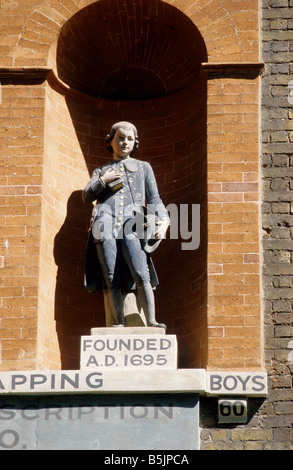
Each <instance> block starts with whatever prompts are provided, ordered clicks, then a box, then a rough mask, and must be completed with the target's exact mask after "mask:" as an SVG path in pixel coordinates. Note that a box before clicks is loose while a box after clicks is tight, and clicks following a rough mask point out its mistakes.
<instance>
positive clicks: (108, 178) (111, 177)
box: [101, 168, 122, 184]
mask: <svg viewBox="0 0 293 470" xmlns="http://www.w3.org/2000/svg"><path fill="white" fill-rule="evenodd" d="M121 176H122V174H121V173H120V172H119V171H118V170H114V169H113V168H109V169H108V170H107V171H106V172H105V174H104V175H103V176H101V180H102V181H103V182H104V183H105V184H107V183H111V182H112V181H115V180H117V179H118V178H121Z"/></svg>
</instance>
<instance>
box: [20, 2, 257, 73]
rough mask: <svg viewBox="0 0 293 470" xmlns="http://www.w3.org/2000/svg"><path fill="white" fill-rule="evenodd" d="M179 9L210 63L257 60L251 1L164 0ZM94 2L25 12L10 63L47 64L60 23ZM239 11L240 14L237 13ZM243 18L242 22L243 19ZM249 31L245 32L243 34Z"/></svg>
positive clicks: (74, 3)
mask: <svg viewBox="0 0 293 470" xmlns="http://www.w3.org/2000/svg"><path fill="white" fill-rule="evenodd" d="M162 2H163V3H167V4H172V6H173V7H175V8H177V9H178V10H179V11H181V12H182V13H183V14H184V15H186V17H187V18H189V19H190V20H191V21H192V22H193V23H194V24H195V25H196V26H197V28H198V29H199V31H200V33H201V35H202V37H203V39H204V41H205V44H206V46H207V51H208V60H209V61H211V62H221V61H225V62H226V61H228V62H229V61H230V62H233V61H234V62H235V61H239V62H240V61H243V60H252V59H251V57H252V56H253V57H254V60H257V58H256V56H255V54H256V50H257V45H256V43H257V39H256V32H257V30H258V20H257V17H256V13H255V8H254V7H253V0H246V1H244V2H241V3H242V5H243V6H242V7H241V8H242V10H243V11H241V12H239V5H238V2H237V1H235V2H223V4H222V3H221V2H219V1H218V0H213V1H211V2H208V1H207V0H199V1H198V2H195V3H193V4H192V5H191V6H190V1H187V0H186V1H184V0H174V1H172V2H171V1H166V2H165V1H164V0H162ZM94 3H97V2H93V1H89V0H82V1H74V0H73V1H70V2H68V1H67V0H60V2H59V4H58V5H57V6H56V4H55V2H54V5H52V6H50V2H47V3H46V4H40V5H39V6H38V7H35V9H34V10H33V11H32V12H31V13H30V14H29V15H28V17H27V20H26V23H25V25H24V27H23V28H22V30H21V32H20V34H19V38H18V41H17V44H16V46H15V50H14V53H13V65H14V66H29V65H31V66H47V65H48V56H49V51H50V48H51V47H52V45H54V44H55V43H56V42H57V39H58V36H59V33H60V30H61V28H62V26H63V25H64V24H65V23H66V22H67V21H68V20H69V19H70V18H71V17H72V16H73V15H74V14H76V13H77V12H79V11H80V10H81V9H83V8H85V7H87V6H89V5H92V4H94ZM239 13H241V14H240V15H239ZM245 19H246V21H244V20H245ZM248 32H249V34H247V33H248Z"/></svg>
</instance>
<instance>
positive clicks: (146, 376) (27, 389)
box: [0, 369, 267, 397]
mask: <svg viewBox="0 0 293 470" xmlns="http://www.w3.org/2000/svg"><path fill="white" fill-rule="evenodd" d="M72 393H74V394H76V393H78V394H81V393H83V394H87V393H98V394H103V393H114V394H120V393H136V394H137V393H145V394H148V393H152V394H154V393H172V394H174V393H176V394H177V393H178V394H180V393H197V394H200V395H208V396H219V395H220V396H225V395H226V396H258V397H266V396H267V374H266V373H265V372H263V371H259V372H255V371H253V372H250V371H245V372H243V371H240V372H237V371H233V372H227V371H224V372H223V371H214V372H210V371H209V372H207V371H206V370H205V369H176V370H168V369H162V370H160V371H158V370H157V369H156V370H136V369H135V370H125V369H123V370H107V371H102V372H101V371H99V369H86V370H85V369H81V370H62V371H60V370H45V371H42V370H41V371H14V372H0V397H1V395H28V394H33V395H38V394H39V395H40V394H45V395H46V394H72Z"/></svg>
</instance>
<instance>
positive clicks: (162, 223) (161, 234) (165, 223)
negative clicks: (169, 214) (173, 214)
mask: <svg viewBox="0 0 293 470" xmlns="http://www.w3.org/2000/svg"><path fill="white" fill-rule="evenodd" d="M156 225H157V226H158V228H157V230H156V233H155V237H156V239H157V240H161V239H162V238H165V236H166V232H167V230H168V227H169V225H170V220H169V219H162V220H159V221H158V222H156Z"/></svg>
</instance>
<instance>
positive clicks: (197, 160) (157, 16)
mask: <svg viewBox="0 0 293 470" xmlns="http://www.w3.org/2000/svg"><path fill="white" fill-rule="evenodd" d="M147 4H148V9H147V10H146V11H143V10H141V11H140V12H139V14H138V11H136V12H135V11H133V13H132V15H131V18H130V19H129V22H131V24H130V25H129V24H128V23H127V25H126V24H125V23H123V22H122V21H118V19H117V17H115V15H117V14H118V12H117V10H115V9H114V10H113V9H112V5H113V2H111V1H108V0H107V1H106V0H101V1H100V2H97V3H95V4H93V5H90V6H89V7H87V8H84V9H83V10H81V11H79V12H78V13H77V14H76V15H74V16H73V17H72V18H71V19H70V20H69V21H68V22H67V23H66V24H65V25H64V26H63V28H62V30H61V32H60V36H59V41H58V43H57V51H56V69H55V70H57V72H58V76H59V78H60V79H62V81H63V82H65V83H66V84H67V85H68V86H69V87H70V88H71V89H75V90H78V91H79V92H81V94H80V95H79V96H78V95H77V94H70V93H68V94H67V96H66V97H63V96H62V95H61V94H59V93H58V92H56V91H54V90H53V89H51V88H50V87H49V88H48V93H47V107H46V116H47V126H46V133H47V134H46V136H45V141H46V149H45V164H44V181H43V185H44V191H45V202H44V206H43V219H42V226H43V238H42V244H43V248H42V250H41V263H40V266H41V273H40V296H39V297H40V312H41V311H42V312H43V313H42V315H41V317H40V320H39V322H40V323H39V331H40V337H39V343H38V344H39V357H40V362H41V363H42V364H44V363H46V361H47V358H48V356H50V355H51V356H52V351H54V350H55V351H56V354H55V355H56V357H55V361H56V359H57V356H58V343H59V346H60V351H61V365H62V367H63V368H75V367H78V366H79V365H78V357H79V344H78V342H79V338H80V335H81V334H89V331H90V328H91V327H93V326H103V325H104V307H103V298H102V296H100V295H93V294H88V293H86V292H85V291H84V288H83V250H84V247H85V242H86V232H87V222H88V220H89V212H90V208H89V207H87V206H86V205H84V204H83V203H82V201H81V194H80V193H81V189H82V188H83V186H84V185H85V184H86V182H87V180H88V178H89V175H90V174H91V173H92V171H93V169H94V168H95V167H96V166H99V165H102V164H103V163H106V162H107V160H108V159H109V156H110V154H108V153H107V151H106V149H105V140H104V138H105V135H106V133H107V132H108V130H109V127H110V125H111V124H112V123H113V122H115V121H117V120H121V119H123V120H129V121H132V122H134V123H135V124H136V126H137V128H138V132H139V138H140V149H139V150H138V152H137V154H136V156H137V158H139V159H143V160H147V161H149V162H150V163H151V165H152V166H153V169H154V171H155V174H156V177H157V181H158V185H159V188H160V193H161V196H162V198H163V200H164V202H165V204H166V205H169V204H173V205H174V206H173V207H177V208H178V217H180V210H181V207H180V205H185V206H186V207H188V209H189V221H190V222H191V213H190V212H191V207H192V204H199V205H200V210H201V221H200V229H201V233H200V246H199V248H198V249H196V250H194V249H192V250H182V249H181V244H182V242H186V241H191V238H190V240H183V239H182V238H181V236H180V235H181V233H180V230H181V228H180V225H179V221H178V231H179V237H176V235H175V236H174V233H175V232H171V237H168V240H167V241H165V242H164V243H162V244H161V246H160V248H159V249H158V251H157V252H155V253H154V255H153V260H154V263H155V267H156V270H157V273H158V277H159V280H160V285H159V287H158V289H157V292H156V294H155V295H156V306H157V317H158V319H159V320H160V321H163V322H165V323H166V324H167V325H168V333H170V334H172V333H173V334H177V337H178V341H179V365H180V367H204V366H205V364H206V356H207V317H206V315H207V260H206V256H207V230H206V224H207V220H206V214H207V188H206V180H207V176H206V143H207V141H206V135H207V131H206V119H207V110H206V102H207V96H206V93H207V91H206V77H205V74H204V73H203V72H202V71H201V68H200V63H201V62H203V61H205V60H206V50H205V46H204V42H203V40H202V38H201V35H200V34H199V32H198V30H197V28H196V27H195V26H194V24H193V23H192V22H191V21H190V20H189V19H188V18H187V17H186V16H185V15H183V14H182V13H181V12H180V11H179V10H177V9H175V8H173V7H171V6H170V5H168V4H166V3H163V2H159V3H158V2H153V3H152V2H147ZM115 5H116V4H115ZM126 5H127V8H129V9H130V8H132V5H133V2H132V0H129V1H127V2H126ZM106 13H107V15H110V14H112V17H113V20H112V21H110V22H109V21H107V28H108V29H107V32H106V31H105V24H104V20H105V15H106ZM94 16H95V18H96V20H98V19H99V22H100V23H99V24H100V25H101V28H96V27H93V26H91V25H92V24H93V25H94V24H96V22H95V21H94V22H92V23H91V19H92V18H93V17H94ZM119 18H120V20H121V19H122V18H123V15H122V14H120V16H119ZM102 19H103V20H102ZM102 26H103V27H102ZM152 28H156V30H157V31H160V34H161V38H162V40H161V41H159V42H158V41H156V42H154V41H152V39H151V38H152V37H153V35H150V32H151V30H152ZM174 31H176V34H175V35H174ZM130 32H131V35H132V37H131V38H130V37H129V34H130ZM156 36H157V34H156V35H155V37H156ZM176 38H177V39H178V41H177V40H176ZM170 41H171V44H170ZM133 44H136V45H137V47H136V50H133V46H132V45H133ZM86 45H87V50H86V51H85V47H86ZM185 46H187V47H185ZM98 47H99V48H100V49H97V48H98ZM83 51H84V58H82V60H81V63H82V65H81V66H80V67H76V60H77V58H78V57H80V56H81V55H82V54H83ZM101 51H103V61H105V62H103V61H102V59H101V60H99V54H100V53H101ZM95 54H97V55H95ZM126 58H127V60H126ZM124 72H125V73H124ZM125 74H126V76H127V77H128V79H129V80H128V81H125V82H123V85H124V86H121V77H122V76H125ZM148 77H149V79H148ZM114 79H115V80H116V83H117V88H116V87H115V80H114ZM142 80H143V81H144V83H145V86H144V87H143V88H141V87H139V86H138V85H139V84H140V83H141V81H142ZM113 85H114V86H113ZM117 93H118V94H117ZM77 96H78V98H77ZM105 97H106V98H105ZM109 98H111V99H109ZM173 220H174V227H173V230H175V225H177V220H176V216H175V219H173ZM186 229H189V230H191V223H190V224H189V227H186ZM169 238H170V239H169ZM52 248H53V249H54V254H55V260H54V261H53V260H51V261H50V260H49V259H48V253H50V251H51V249H52ZM56 279H57V282H56ZM52 299H54V302H53V300H52ZM49 305H51V307H50V306H49ZM52 309H53V310H54V312H55V318H54V321H55V322H56V331H57V337H58V341H57V337H56V333H55V328H53V319H52V316H51V317H50V311H52ZM46 312H47V313H46ZM42 331H43V333H42ZM44 332H45V333H44ZM49 351H51V352H49ZM53 362H54V358H53V357H52V363H51V364H53Z"/></svg>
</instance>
